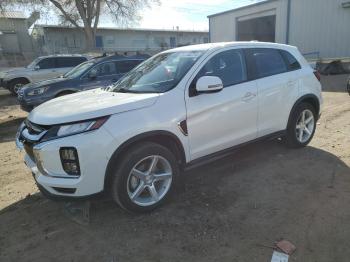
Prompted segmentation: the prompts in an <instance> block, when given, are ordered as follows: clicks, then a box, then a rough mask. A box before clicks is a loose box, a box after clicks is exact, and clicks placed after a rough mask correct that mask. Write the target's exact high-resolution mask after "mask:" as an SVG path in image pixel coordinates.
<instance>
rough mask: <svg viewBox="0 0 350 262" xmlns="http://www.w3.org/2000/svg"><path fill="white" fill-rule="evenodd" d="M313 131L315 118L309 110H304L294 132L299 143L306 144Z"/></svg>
mask: <svg viewBox="0 0 350 262" xmlns="http://www.w3.org/2000/svg"><path fill="white" fill-rule="evenodd" d="M314 129H315V118H314V115H313V113H312V112H311V110H309V109H305V110H304V111H302V112H301V114H300V116H299V118H298V120H297V124H296V128H295V132H296V137H297V139H298V141H299V142H300V143H305V142H307V141H308V140H309V139H310V137H311V136H312V133H313V131H314Z"/></svg>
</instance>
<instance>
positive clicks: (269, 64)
mask: <svg viewBox="0 0 350 262" xmlns="http://www.w3.org/2000/svg"><path fill="white" fill-rule="evenodd" d="M252 56H253V62H254V63H255V68H256V71H257V72H256V75H257V77H258V78H260V77H265V76H271V75H275V74H280V73H283V72H286V71H287V66H286V63H285V62H284V60H283V58H282V56H281V53H280V52H279V51H278V50H276V49H253V50H252Z"/></svg>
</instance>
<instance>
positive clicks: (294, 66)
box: [281, 50, 301, 70]
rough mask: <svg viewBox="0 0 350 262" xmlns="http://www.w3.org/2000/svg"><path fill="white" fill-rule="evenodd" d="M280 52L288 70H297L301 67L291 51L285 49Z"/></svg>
mask: <svg viewBox="0 0 350 262" xmlns="http://www.w3.org/2000/svg"><path fill="white" fill-rule="evenodd" d="M281 53H282V55H283V56H284V58H285V61H286V63H287V66H288V69H289V70H298V69H300V68H301V67H300V64H299V62H298V60H296V58H295V57H294V56H293V55H292V54H291V53H289V52H287V51H285V50H281Z"/></svg>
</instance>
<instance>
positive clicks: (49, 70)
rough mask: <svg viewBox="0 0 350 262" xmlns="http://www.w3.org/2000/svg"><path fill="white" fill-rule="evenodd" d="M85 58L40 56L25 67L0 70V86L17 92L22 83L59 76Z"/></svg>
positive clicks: (77, 56) (81, 56)
mask: <svg viewBox="0 0 350 262" xmlns="http://www.w3.org/2000/svg"><path fill="white" fill-rule="evenodd" d="M87 60H88V57H87V56H84V55H50V56H41V57H38V58H36V59H35V60H34V61H33V62H31V63H30V64H29V65H28V66H27V67H22V68H14V69H10V70H6V71H2V72H0V87H3V88H6V89H8V90H9V91H10V92H11V93H13V94H17V92H18V90H19V89H20V88H21V87H22V86H23V85H26V84H28V83H35V82H38V81H41V80H46V79H50V78H55V77H58V76H61V75H63V74H65V73H66V72H68V71H69V70H71V69H72V68H73V67H75V66H77V65H79V64H81V63H83V62H85V61H87Z"/></svg>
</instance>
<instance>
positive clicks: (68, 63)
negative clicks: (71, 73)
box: [56, 57, 87, 68]
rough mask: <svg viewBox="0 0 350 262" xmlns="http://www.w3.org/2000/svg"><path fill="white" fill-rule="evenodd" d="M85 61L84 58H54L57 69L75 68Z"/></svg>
mask: <svg viewBox="0 0 350 262" xmlns="http://www.w3.org/2000/svg"><path fill="white" fill-rule="evenodd" d="M86 60H87V59H86V58H85V57H58V58H56V63H57V67H58V68H62V67H75V66H77V65H79V64H81V63H83V62H85V61H86Z"/></svg>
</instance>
